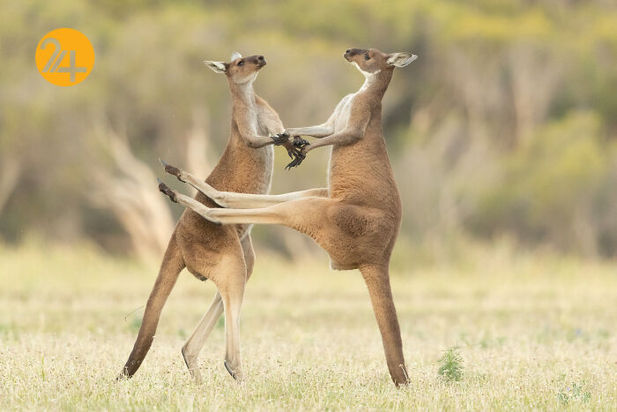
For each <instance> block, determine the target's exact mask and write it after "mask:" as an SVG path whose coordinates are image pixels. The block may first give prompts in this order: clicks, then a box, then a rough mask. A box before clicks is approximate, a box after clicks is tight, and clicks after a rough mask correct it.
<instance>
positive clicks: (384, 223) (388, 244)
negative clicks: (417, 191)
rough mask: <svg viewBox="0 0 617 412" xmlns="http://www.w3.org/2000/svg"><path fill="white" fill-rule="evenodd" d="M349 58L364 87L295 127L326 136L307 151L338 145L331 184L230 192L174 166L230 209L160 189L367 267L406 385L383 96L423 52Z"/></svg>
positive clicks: (351, 53)
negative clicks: (300, 236)
mask: <svg viewBox="0 0 617 412" xmlns="http://www.w3.org/2000/svg"><path fill="white" fill-rule="evenodd" d="M344 57H345V59H347V61H349V62H350V63H352V64H353V65H354V66H356V67H357V68H358V69H359V70H360V72H362V74H363V75H364V76H365V78H366V80H365V82H364V84H363V85H362V87H361V88H360V90H358V91H357V92H356V93H353V94H350V95H348V96H345V97H344V98H343V100H341V101H340V103H339V104H338V105H337V106H336V109H335V110H334V113H333V114H332V115H331V116H330V118H329V119H328V121H326V122H325V123H324V124H322V125H319V126H314V127H305V128H297V129H288V130H287V132H288V133H289V134H291V135H304V136H312V137H316V138H320V139H321V140H319V141H317V142H316V143H313V144H312V145H311V146H309V148H308V149H305V148H303V149H302V150H303V151H305V152H308V151H310V150H313V149H315V148H317V147H321V146H326V145H333V146H334V147H333V149H332V155H331V158H330V170H329V187H328V188H327V189H311V190H307V191H301V192H294V193H287V194H283V195H251V194H237V193H229V192H223V191H218V190H215V189H214V188H212V187H211V186H209V185H207V184H203V183H202V182H199V180H197V179H195V178H194V177H193V176H192V175H191V174H190V173H187V172H185V171H182V170H179V169H177V168H174V167H167V168H166V170H167V171H168V172H169V173H172V174H174V175H175V176H176V177H178V178H179V179H180V180H182V181H186V182H188V183H189V184H191V185H192V186H194V187H195V188H197V189H198V190H199V191H201V192H203V193H204V194H206V195H207V196H208V197H210V198H211V199H213V200H214V201H215V202H216V203H218V204H219V205H221V206H223V207H226V208H227V209H220V208H211V207H209V206H207V205H204V204H202V203H199V202H196V201H195V200H193V199H192V198H190V197H188V196H185V195H182V194H179V193H177V192H175V191H173V190H171V189H169V188H168V187H167V186H165V185H164V184H161V185H160V186H159V188H160V189H161V191H162V192H163V193H165V194H166V195H168V196H169V197H170V198H171V199H172V200H173V201H176V202H179V203H181V204H183V205H184V206H186V207H188V208H190V209H192V210H194V211H195V212H197V213H199V214H200V215H201V216H203V217H204V218H206V219H207V220H209V221H211V222H215V223H221V224H247V223H262V224H280V225H285V226H288V227H291V228H293V229H296V230H298V231H300V232H302V233H305V234H307V235H308V236H310V237H312V238H313V239H314V240H315V241H316V242H317V243H318V244H319V245H321V247H323V248H324V249H325V250H326V251H327V252H328V254H329V255H330V258H331V266H332V268H334V269H340V270H348V269H360V272H361V273H362V276H363V277H364V280H365V282H366V285H367V287H368V290H369V294H370V297H371V302H372V304H373V309H374V311H375V316H376V318H377V323H378V325H379V330H380V331H381V336H382V340H383V345H384V349H385V354H386V360H387V364H388V369H389V371H390V376H391V377H392V380H393V381H394V383H395V384H396V385H397V386H398V385H400V384H404V383H407V382H408V376H407V371H406V369H405V360H404V358H403V350H402V342H401V334H400V330H399V324H398V319H397V315H396V309H395V307H394V302H393V300H392V292H391V288H390V278H389V270H388V268H389V262H390V255H391V252H392V248H393V246H394V242H395V240H396V237H397V234H398V230H399V226H400V222H401V202H400V197H399V193H398V189H397V186H396V182H395V181H394V176H393V174H392V168H391V166H390V161H389V158H388V153H387V151H386V145H385V141H384V138H383V134H382V127H381V100H382V98H383V95H384V93H385V91H386V89H387V88H388V84H389V83H390V80H391V79H392V73H393V71H394V68H395V67H404V66H407V65H408V64H409V63H411V62H412V61H413V60H415V59H416V58H417V56H415V55H413V54H411V53H392V54H386V53H383V52H381V51H379V50H376V49H369V50H365V49H349V50H347V51H346V52H345V54H344ZM302 158H303V157H300V158H299V159H300V160H301V159H302ZM297 159H298V158H297Z"/></svg>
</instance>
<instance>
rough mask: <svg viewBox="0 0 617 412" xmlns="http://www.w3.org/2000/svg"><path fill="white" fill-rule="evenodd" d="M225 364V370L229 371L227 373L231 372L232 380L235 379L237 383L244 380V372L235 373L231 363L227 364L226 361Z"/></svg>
mask: <svg viewBox="0 0 617 412" xmlns="http://www.w3.org/2000/svg"><path fill="white" fill-rule="evenodd" d="M224 364H225V369H227V372H229V374H230V375H231V377H232V378H234V379H235V380H237V381H241V380H242V372H236V371H234V370H233V369H232V368H231V366H230V365H229V363H228V362H227V360H225V362H224Z"/></svg>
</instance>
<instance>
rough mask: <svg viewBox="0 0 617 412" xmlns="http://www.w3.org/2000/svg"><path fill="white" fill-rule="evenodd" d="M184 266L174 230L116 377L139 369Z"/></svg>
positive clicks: (131, 374) (121, 376)
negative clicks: (128, 352)
mask: <svg viewBox="0 0 617 412" xmlns="http://www.w3.org/2000/svg"><path fill="white" fill-rule="evenodd" d="M184 266H185V265H184V260H183V259H182V254H181V253H180V248H179V247H178V244H177V241H176V234H175V232H174V234H173V235H172V236H171V239H170V240H169V244H168V245H167V251H166V252H165V256H164V257H163V263H161V269H160V270H159V275H158V277H157V278H156V282H155V283H154V287H153V288H152V292H150V297H149V298H148V303H146V310H145V312H144V317H143V320H142V322H141V327H140V328H139V334H138V335H137V340H136V341H135V345H134V346H133V350H132V351H131V354H130V355H129V359H128V360H127V361H126V364H125V365H124V368H123V369H122V372H121V373H120V376H119V377H118V378H130V377H131V376H133V374H134V373H135V372H137V369H139V366H140V365H141V362H142V361H143V360H144V358H145V357H146V354H147V353H148V350H149V349H150V345H152V341H153V339H154V334H155V333H156V327H157V325H158V323H159V318H160V316H161V311H162V310H163V306H164V305H165V302H166V301H167V297H168V296H169V294H170V293H171V290H172V289H173V287H174V285H175V284H176V280H177V279H178V275H179V274H180V272H181V271H182V269H184Z"/></svg>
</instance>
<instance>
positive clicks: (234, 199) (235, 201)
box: [161, 160, 328, 209]
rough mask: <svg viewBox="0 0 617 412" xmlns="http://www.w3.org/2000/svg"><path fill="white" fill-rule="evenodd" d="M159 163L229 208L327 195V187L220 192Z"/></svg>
mask: <svg viewBox="0 0 617 412" xmlns="http://www.w3.org/2000/svg"><path fill="white" fill-rule="evenodd" d="M161 163H163V165H164V166H165V171H166V172H167V173H169V174H171V175H174V176H176V177H177V178H178V180H180V181H181V182H184V183H188V184H189V185H191V186H193V187H194V188H195V189H197V190H199V191H200V192H201V193H203V194H204V195H206V196H208V197H209V198H210V199H212V200H214V201H215V202H216V203H217V204H218V205H219V206H222V207H230V208H240V209H247V208H258V207H266V206H271V205H274V204H277V203H282V202H287V201H289V200H293V199H300V198H302V197H309V196H318V197H327V196H328V189H327V188H318V189H308V190H301V191H297V192H290V193H285V194H281V195H260V194H252V193H235V192H221V191H219V190H217V189H215V188H214V187H212V186H210V185H209V184H208V183H206V182H204V181H202V180H200V179H199V178H197V177H195V176H194V175H192V174H191V173H189V172H187V171H184V170H182V169H179V168H177V167H174V166H171V165H168V164H167V163H165V162H164V161H162V160H161Z"/></svg>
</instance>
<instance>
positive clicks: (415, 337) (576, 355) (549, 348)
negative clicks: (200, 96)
mask: <svg viewBox="0 0 617 412" xmlns="http://www.w3.org/2000/svg"><path fill="white" fill-rule="evenodd" d="M153 264H154V262H153ZM397 266H402V265H397ZM459 266H460V267H449V266H443V267H439V266H435V265H431V266H427V267H418V266H413V265H411V264H410V265H409V267H410V268H409V269H408V270H407V271H406V272H404V273H403V272H397V273H393V275H392V276H393V279H392V283H393V288H394V294H395V300H396V304H397V308H398V312H399V318H400V322H401V328H402V332H403V343H404V348H405V355H406V360H407V364H408V369H409V374H410V377H411V382H412V383H411V384H410V385H409V386H408V387H405V388H401V389H398V390H397V389H396V388H395V387H394V385H393V384H392V383H391V381H390V378H389V376H388V375H387V368H386V365H385V361H384V355H383V351H382V347H381V341H380V338H379V333H378V331H377V326H376V323H375V320H374V318H373V314H372V310H371V307H370V303H369V299H368V295H367V292H366V290H365V288H364V285H363V282H362V279H361V277H360V275H359V274H358V273H357V272H333V271H330V270H329V269H328V263H327V259H326V258H325V256H319V257H317V258H316V259H315V261H313V262H299V263H295V264H291V263H288V262H284V261H281V260H279V259H276V258H272V257H268V256H265V255H264V254H258V260H257V266H256V269H255V275H254V277H253V278H252V279H251V281H250V284H249V286H248V289H247V292H246V297H245V301H244V306H243V313H242V326H241V336H242V354H243V362H244V371H245V376H246V382H245V383H244V384H242V385H238V384H236V383H235V382H234V381H233V380H232V379H231V377H230V376H229V375H228V374H227V372H226V371H225V368H224V366H223V355H224V342H223V331H224V326H223V325H222V324H221V323H219V325H218V326H217V328H216V329H215V330H214V331H213V334H212V335H211V336H210V338H209V340H208V342H207V344H206V347H205V348H204V350H203V352H202V357H201V368H202V373H203V375H204V381H205V383H204V384H202V385H200V386H196V385H195V384H193V383H192V381H191V379H190V377H189V375H188V372H187V371H186V368H185V366H184V363H183V361H182V358H181V355H180V348H181V346H182V343H183V342H184V340H185V339H186V338H187V337H188V335H189V334H190V333H191V331H192V329H193V327H194V326H195V325H196V323H197V322H198V320H199V319H200V317H201V315H202V314H203V312H204V311H205V310H206V308H207V306H208V305H209V303H210V299H211V297H212V295H213V293H214V288H213V285H212V284H210V283H208V282H206V283H201V282H199V281H197V280H196V279H195V278H193V277H192V276H191V275H189V274H188V273H186V272H183V274H182V275H181V277H180V280H179V282H178V285H177V287H176V289H175V290H174V292H173V293H172V295H171V297H170V299H169V301H168V304H167V306H166V308H165V310H164V312H163V316H162V319H161V323H160V326H159V331H158V334H157V337H156V339H155V342H154V344H153V346H152V349H151V350H150V353H149V354H148V356H147V357H146V360H145V361H144V364H143V365H142V367H141V369H140V370H139V371H138V372H137V374H136V375H135V377H134V378H133V379H131V380H129V381H123V382H115V381H114V378H115V376H116V375H117V373H118V372H119V371H120V369H121V367H122V365H123V364H124V362H125V361H126V358H127V356H128V354H129V352H130V349H131V347H132V344H133V342H134V339H135V336H136V333H137V330H138V328H139V322H140V318H141V315H142V311H143V308H141V306H142V305H143V304H144V303H145V300H146V297H147V294H148V293H149V291H150V288H151V286H152V283H153V281H154V277H155V273H156V267H154V266H153V267H143V266H140V265H138V264H137V263H135V262H132V261H129V260H122V259H117V258H110V257H106V256H104V255H102V254H101V253H98V252H96V251H94V250H92V249H90V248H87V247H85V248H77V249H74V248H73V249H69V248H50V247H47V246H45V245H37V244H30V245H29V246H25V247H22V248H19V249H9V248H6V247H5V248H0V282H1V285H2V286H1V287H0V410H101V409H104V410H183V411H184V410H209V409H223V410H290V411H291V410H315V409H318V410H323V409H330V410H331V409H336V410H339V409H347V410H383V409H393V410H416V409H426V410H444V409H446V410H529V409H540V410H546V409H547V410H563V409H566V410H581V409H585V410H587V409H591V410H614V409H615V408H617V330H616V329H615V326H616V325H617V265H614V264H613V265H611V264H592V263H580V262H576V261H568V260H560V259H556V258H540V257H537V256H530V255H520V256H512V255H511V254H508V253H504V252H503V251H500V250H499V249H498V248H496V249H495V250H494V251H489V252H486V253H484V254H482V255H481V256H479V257H477V258H472V259H469V261H468V262H467V263H466V264H464V265H459ZM138 308H139V309H138ZM136 309H137V310H136ZM452 347H457V348H458V349H457V351H458V353H459V354H460V356H461V357H462V359H463V362H462V367H463V374H462V378H461V379H460V380H459V381H448V380H447V379H445V378H444V377H443V376H440V375H439V374H438V370H439V368H440V366H442V363H440V361H439V359H440V358H441V357H442V356H443V354H444V352H445V351H446V350H447V349H449V348H452Z"/></svg>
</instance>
